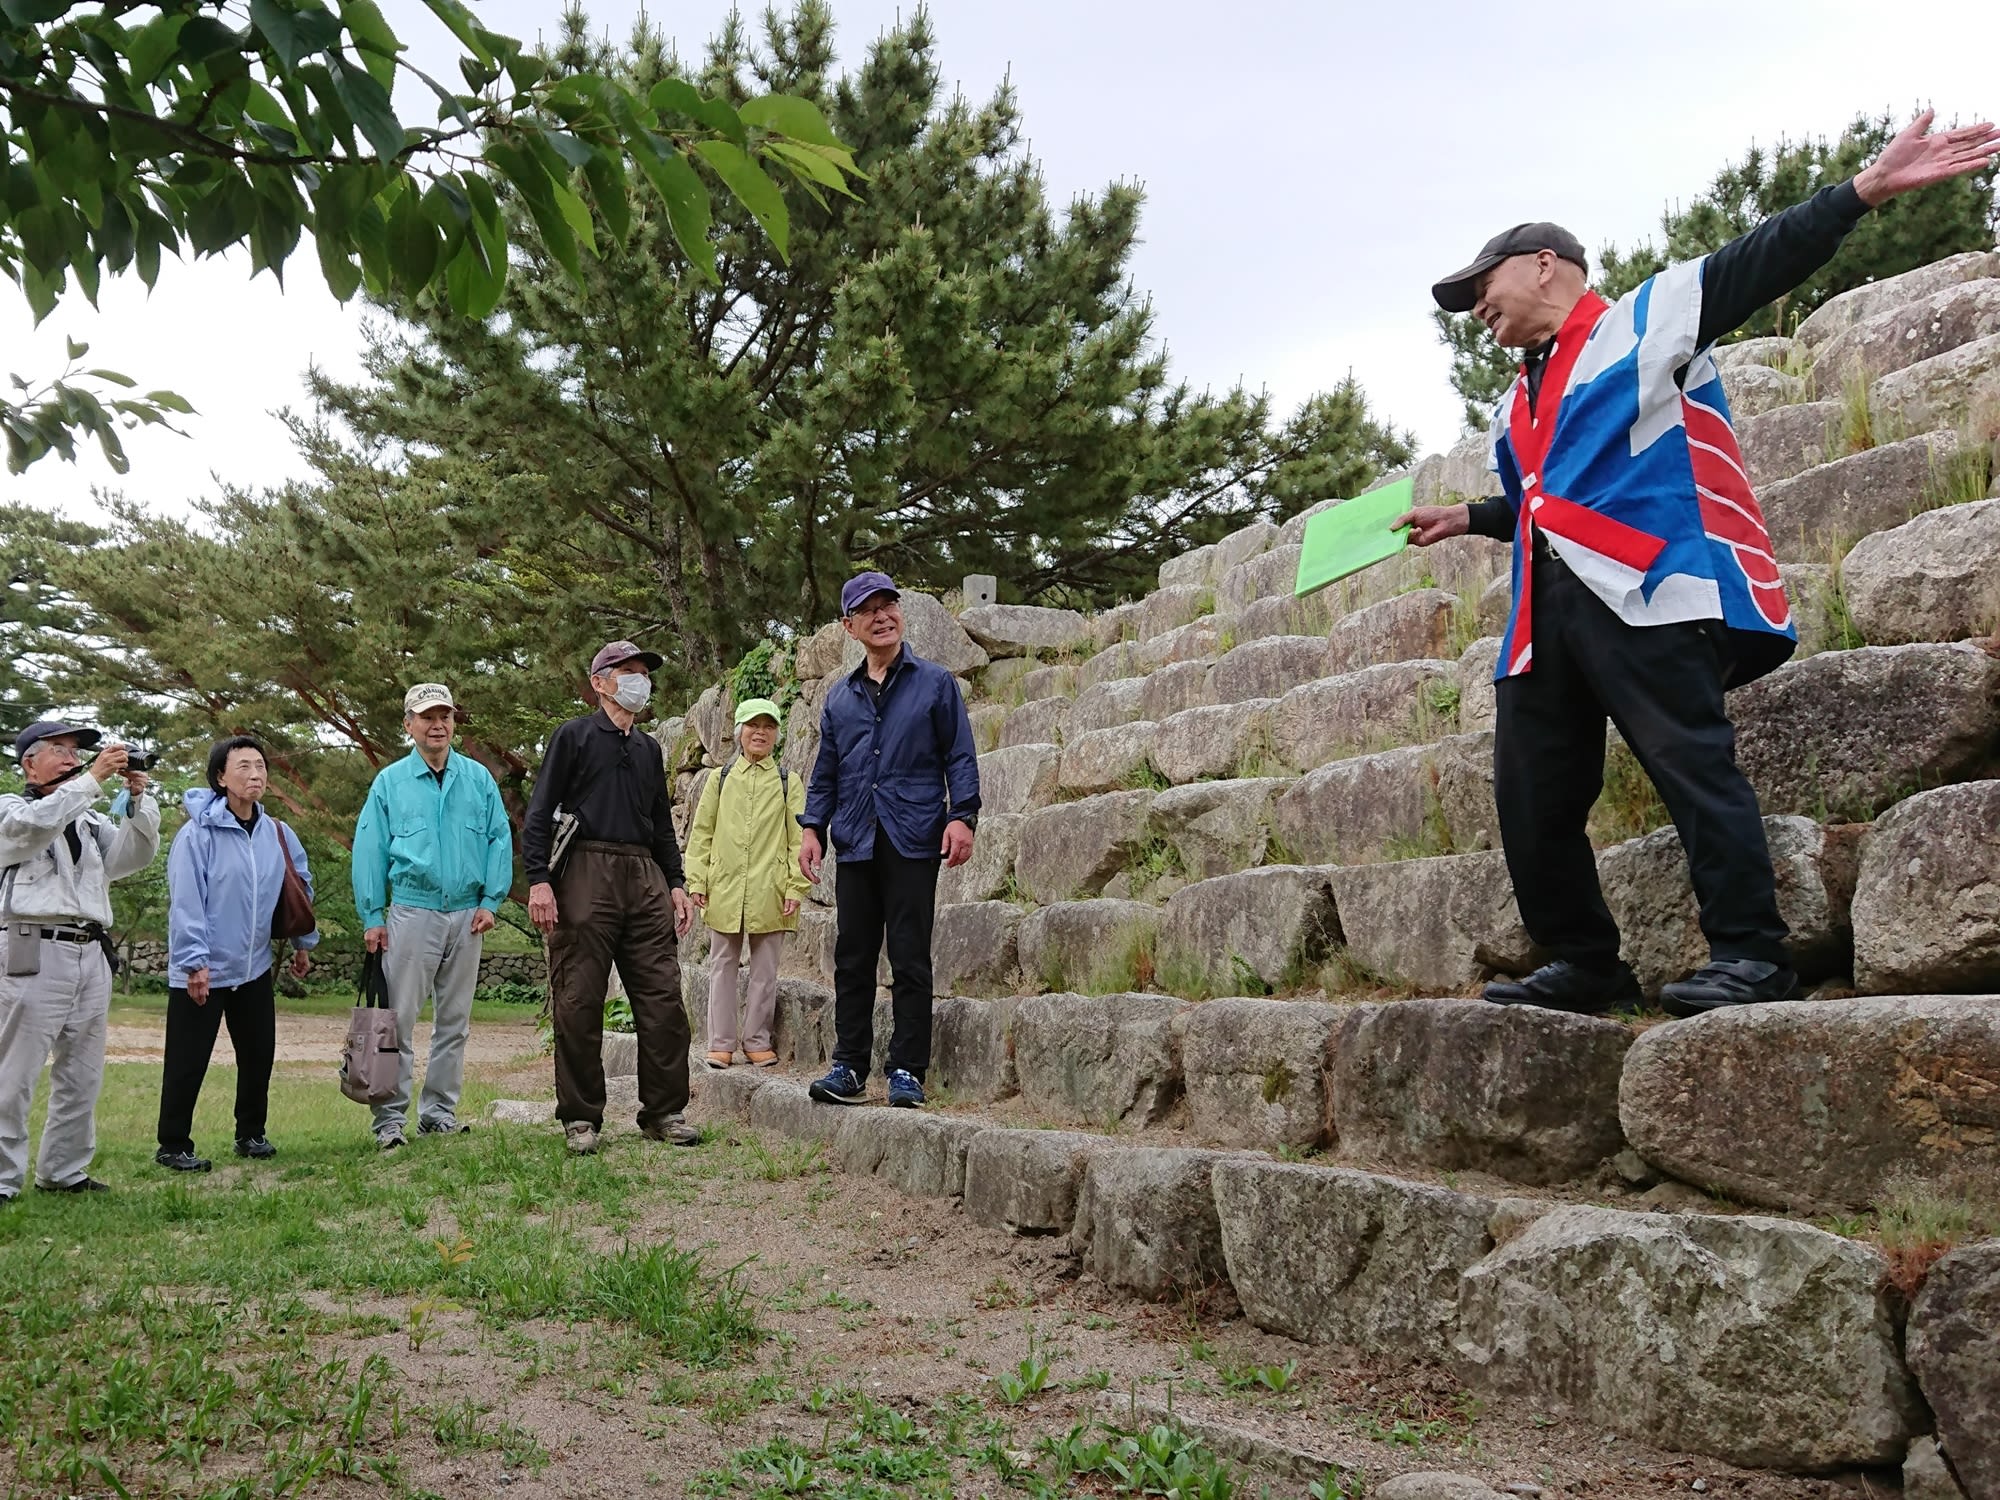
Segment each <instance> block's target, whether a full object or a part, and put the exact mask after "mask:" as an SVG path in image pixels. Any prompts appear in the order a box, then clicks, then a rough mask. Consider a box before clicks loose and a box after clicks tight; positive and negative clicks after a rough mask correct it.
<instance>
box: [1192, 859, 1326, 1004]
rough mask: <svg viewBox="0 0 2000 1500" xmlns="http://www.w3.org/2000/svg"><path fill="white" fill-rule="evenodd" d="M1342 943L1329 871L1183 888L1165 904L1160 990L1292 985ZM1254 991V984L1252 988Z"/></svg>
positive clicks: (1235, 878)
mask: <svg viewBox="0 0 2000 1500" xmlns="http://www.w3.org/2000/svg"><path fill="white" fill-rule="evenodd" d="M1339 941H1340V919H1339V918H1338V917H1337V916H1336V915H1335V914H1334V907H1333V889H1332V887H1331V885H1330V884H1329V883H1328V879H1327V872H1326V871H1325V870H1324V869H1315V868H1312V867H1311V866H1307V865H1266V866H1264V867H1263V868H1262V869H1257V870H1239V871H1236V872H1235V873H1233V874H1229V875H1217V876H1215V877H1214V878H1213V879H1211V880H1199V881H1196V882H1195V883H1194V884H1193V885H1189V886H1183V887H1182V888H1181V889H1180V890H1178V891H1175V892H1174V894H1173V895H1172V896H1171V897H1170V898H1169V899H1168V901H1167V906H1166V911H1165V912H1164V914H1163V915H1162V916H1161V918H1160V930H1159V938H1158V941H1157V943H1156V945H1155V951H1156V953H1157V955H1158V968H1159V974H1160V978H1161V981H1162V984H1163V985H1164V984H1166V983H1168V982H1170V981H1178V982H1180V983H1183V984H1188V985H1194V986H1200V987H1204V988H1205V989H1206V992H1207V993H1208V994H1217V993H1226V992H1228V991H1230V990H1232V989H1233V990H1237V991H1241V990H1242V989H1243V988H1244V987H1245V986H1246V985H1248V984H1249V982H1250V980H1251V979H1252V978H1255V979H1257V980H1261V981H1262V982H1263V983H1264V984H1265V985H1266V986H1267V987H1271V988H1276V987H1278V986H1279V985H1281V984H1286V983H1288V982H1292V983H1295V982H1296V981H1298V980H1299V979H1301V978H1303V977H1304V976H1305V975H1306V974H1308V973H1310V972H1312V971H1313V970H1314V969H1315V968H1316V967H1317V966H1318V965H1319V963H1320V962H1321V960H1323V959H1324V958H1325V957H1326V955H1327V952H1328V951H1329V950H1330V949H1331V948H1332V946H1333V945H1334V944H1335V943H1337V942H1339ZM1250 988H1252V989H1254V988H1255V986H1254V985H1250Z"/></svg>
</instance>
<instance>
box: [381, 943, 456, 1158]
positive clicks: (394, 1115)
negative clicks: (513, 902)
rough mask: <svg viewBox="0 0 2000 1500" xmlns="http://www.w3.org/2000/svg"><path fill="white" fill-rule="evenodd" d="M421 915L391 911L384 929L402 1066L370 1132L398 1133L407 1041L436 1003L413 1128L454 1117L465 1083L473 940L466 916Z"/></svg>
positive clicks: (406, 1102)
mask: <svg viewBox="0 0 2000 1500" xmlns="http://www.w3.org/2000/svg"><path fill="white" fill-rule="evenodd" d="M476 909H477V908H471V909H468V910H466V911H424V910H422V909H420V908H418V907H414V906H391V907H390V908H389V912H388V917H387V925H388V928H389V951H388V952H387V953H385V954H384V955H383V965H382V969H383V974H384V976H385V977H386V978H387V979H388V981H389V1004H390V1005H391V1006H392V1007H393V1008H394V1009H395V1012H396V1034H397V1037H398V1039H399V1040H400V1041H401V1043H402V1054H403V1057H402V1064H401V1067H400V1068H399V1069H398V1071H397V1075H396V1093H395V1096H394V1097H393V1098H391V1099H390V1100H389V1101H388V1102H387V1103H386V1104H378V1105H376V1106H375V1107H374V1112H375V1129H376V1131H377V1132H378V1133H379V1132H381V1131H384V1130H388V1129H390V1128H392V1127H393V1128H395V1129H397V1130H400V1129H402V1128H403V1125H404V1123H405V1121H406V1118H407V1117H408V1115H409V1110H410V1085H411V1084H412V1083H413V1082H414V1081H415V1077H416V1068H417V1059H416V1048H415V1047H414V1046H413V1045H412V1041H413V1039H414V1037H415V1036H416V1031H417V1012H418V1011H420V1010H422V1009H423V1005H424V1001H426V1000H435V1001H436V1007H435V1011H434V1013H433V1015H432V1017H431V1054H430V1060H429V1061H428V1062H426V1063H425V1064H424V1094H423V1098H422V1099H421V1100H420V1101H419V1102H418V1105H417V1119H418V1121H419V1122H422V1121H425V1120H430V1121H435V1122H436V1123H438V1124H440V1125H446V1124H450V1123H452V1122H453V1121H455V1120H456V1119H457V1118H458V1095H459V1091H460V1090H461V1089H462V1088H463V1087H464V1085H465V1038H466V1035H467V1033H469V1032H470V1031H471V1030H472V992H473V990H474V989H476V988H478V985H479V950H480V946H481V943H480V939H479V938H478V937H476V936H475V935H474V934H473V931H472V912H473V911H474V910H476Z"/></svg>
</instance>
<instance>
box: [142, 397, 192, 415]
mask: <svg viewBox="0 0 2000 1500" xmlns="http://www.w3.org/2000/svg"><path fill="white" fill-rule="evenodd" d="M146 399H147V400H148V401H150V402H152V403H153V405H155V406H164V407H165V408H166V409H167V410H168V411H177V412H179V413H180V414H181V415H182V416H184V417H191V416H193V415H194V408H193V407H192V406H190V405H188V402H187V398H186V397H185V396H177V395H175V394H174V393H173V392H172V391H148V392H146Z"/></svg>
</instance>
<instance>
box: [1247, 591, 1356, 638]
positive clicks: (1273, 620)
mask: <svg viewBox="0 0 2000 1500" xmlns="http://www.w3.org/2000/svg"><path fill="white" fill-rule="evenodd" d="M1335 614H1336V611H1335V609H1334V598H1333V592H1332V591H1331V590H1329V589H1321V590H1319V592H1317V593H1313V594H1308V595H1306V596H1305V598H1303V599H1301V598H1299V597H1298V596H1297V595H1296V594H1273V595H1272V596H1271V597H1270V598H1268V599H1253V600H1251V601H1250V602H1249V603H1248V604H1246V605H1244V606H1243V609H1242V611H1241V612H1240V613H1238V614H1234V615H1231V616H1229V617H1228V618H1229V625H1230V630H1231V632H1232V634H1233V635H1234V637H1235V639H1236V641H1237V643H1238V644H1241V643H1242V642H1244V641H1261V640H1263V639H1265V638H1266V637H1267V636H1274V635H1316V636H1321V637H1324V636H1325V635H1326V633H1327V631H1329V630H1331V629H1332V628H1333V622H1334V618H1335Z"/></svg>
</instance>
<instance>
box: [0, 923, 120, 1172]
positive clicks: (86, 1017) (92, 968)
mask: <svg viewBox="0 0 2000 1500" xmlns="http://www.w3.org/2000/svg"><path fill="white" fill-rule="evenodd" d="M8 941H9V939H7V938H6V937H4V936H0V951H4V949H5V947H6V944H7V942H8ZM41 949H42V971H41V973H39V974H26V975H22V976H20V977H18V978H8V977H5V976H4V975H0V1194H5V1195H7V1196H9V1197H11V1196H13V1195H14V1194H16V1193H19V1192H20V1191H21V1186H22V1184H23V1183H24V1182H25V1181H26V1180H27V1175H28V1106H29V1104H30V1103H31V1102H32V1101H33V1099H34V1097H35V1080H36V1079H37V1078H39V1077H40V1076H41V1072H42V1064H43V1063H45V1062H49V1061H50V1060H51V1059H53V1060H54V1065H53V1067H52V1068H51V1070H50V1076H49V1116H48V1119H47V1120H45V1121H44V1122H43V1124H42V1150H41V1155H40V1157H39V1158H38V1159H37V1161H36V1163H35V1180H36V1181H37V1182H43V1183H47V1184H48V1185H49V1186H50V1187H68V1186H70V1185H71V1184H73V1183H78V1182H81V1181H83V1179H84V1178H85V1177H86V1176H87V1175H88V1174H89V1169H90V1159H91V1157H93V1156H94V1155H96V1154H97V1094H98V1090H99V1089H101V1088H102V1087H103V1086H104V1025H105V1015H106V1013H107V1012H108V1011H109V1010H110V1008H111V965H110V964H108V963H106V962H105V959H104V950H103V949H102V948H100V947H98V946H97V944H95V943H58V942H54V941H51V940H46V939H44V940H41ZM4 967H5V965H4V964H0V968H4Z"/></svg>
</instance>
